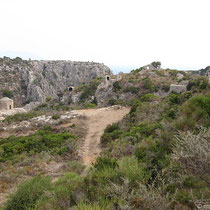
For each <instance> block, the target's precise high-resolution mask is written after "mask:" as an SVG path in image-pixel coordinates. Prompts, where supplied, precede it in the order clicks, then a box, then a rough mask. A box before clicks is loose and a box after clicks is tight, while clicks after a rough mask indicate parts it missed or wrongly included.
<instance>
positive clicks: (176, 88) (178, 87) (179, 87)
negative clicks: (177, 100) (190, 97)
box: [169, 84, 187, 93]
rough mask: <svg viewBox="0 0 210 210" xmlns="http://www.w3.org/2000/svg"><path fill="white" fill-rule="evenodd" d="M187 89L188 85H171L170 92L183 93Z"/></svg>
mask: <svg viewBox="0 0 210 210" xmlns="http://www.w3.org/2000/svg"><path fill="white" fill-rule="evenodd" d="M186 91H187V86H186V85H174V84H171V85H170V90H169V93H171V92H175V93H182V92H186Z"/></svg>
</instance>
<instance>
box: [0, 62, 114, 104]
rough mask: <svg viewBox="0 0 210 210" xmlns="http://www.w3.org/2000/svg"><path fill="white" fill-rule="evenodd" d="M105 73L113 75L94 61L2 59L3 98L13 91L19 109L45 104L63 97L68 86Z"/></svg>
mask: <svg viewBox="0 0 210 210" xmlns="http://www.w3.org/2000/svg"><path fill="white" fill-rule="evenodd" d="M106 74H108V75H111V74H112V72H111V70H110V69H109V67H107V66H105V65H104V64H100V63H94V62H73V61H64V60H63V61H62V60H60V61H31V60H30V61H23V60H21V59H20V58H18V59H0V84H1V85H0V97H1V95H2V94H3V90H5V89H7V90H10V91H12V93H13V96H14V101H15V106H16V107H17V106H22V105H23V104H25V103H26V102H27V103H28V102H37V101H38V102H41V103H43V102H45V100H46V98H47V97H49V96H50V97H52V98H58V97H62V93H63V92H64V91H65V90H68V89H69V87H72V86H73V87H74V86H78V85H81V84H83V83H89V82H90V81H91V80H92V79H94V78H96V77H101V76H104V75H106Z"/></svg>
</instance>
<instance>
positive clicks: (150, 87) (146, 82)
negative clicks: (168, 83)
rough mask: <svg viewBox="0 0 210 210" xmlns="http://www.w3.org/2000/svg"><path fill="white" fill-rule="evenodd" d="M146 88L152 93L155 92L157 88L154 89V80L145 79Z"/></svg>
mask: <svg viewBox="0 0 210 210" xmlns="http://www.w3.org/2000/svg"><path fill="white" fill-rule="evenodd" d="M144 88H145V89H149V90H150V91H152V92H153V91H154V90H155V87H154V85H153V83H152V80H151V79H150V78H146V79H144Z"/></svg>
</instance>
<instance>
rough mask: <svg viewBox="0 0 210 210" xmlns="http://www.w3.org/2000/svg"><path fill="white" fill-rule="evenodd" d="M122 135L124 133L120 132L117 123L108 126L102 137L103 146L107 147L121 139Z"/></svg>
mask: <svg viewBox="0 0 210 210" xmlns="http://www.w3.org/2000/svg"><path fill="white" fill-rule="evenodd" d="M122 133H123V132H122V131H121V130H120V128H119V125H118V124H117V123H114V124H112V125H109V126H107V128H106V129H105V131H104V134H103V136H102V137H101V144H102V145H106V144H108V143H110V142H112V141H113V140H115V139H117V138H119V137H120V135H121V134H122Z"/></svg>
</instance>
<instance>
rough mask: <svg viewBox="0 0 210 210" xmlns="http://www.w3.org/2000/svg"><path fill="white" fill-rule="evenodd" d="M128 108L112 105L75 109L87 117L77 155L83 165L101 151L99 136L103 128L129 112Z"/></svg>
mask: <svg viewBox="0 0 210 210" xmlns="http://www.w3.org/2000/svg"><path fill="white" fill-rule="evenodd" d="M129 110H130V109H129V108H126V107H120V106H112V107H107V108H100V109H86V110H77V111H76V112H78V113H79V114H83V115H85V116H86V117H87V121H86V122H87V128H88V131H87V135H86V138H85V141H84V143H83V145H82V146H81V148H80V151H79V155H80V157H81V160H82V162H83V163H84V165H86V166H89V165H90V164H91V163H93V162H94V161H95V160H96V158H97V157H98V155H99V154H100V152H101V148H100V138H101V136H102V135H103V132H104V130H105V128H106V127H107V126H108V125H110V124H112V123H115V122H118V121H120V120H122V118H123V117H124V116H125V115H126V114H127V113H128V112H129Z"/></svg>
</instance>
